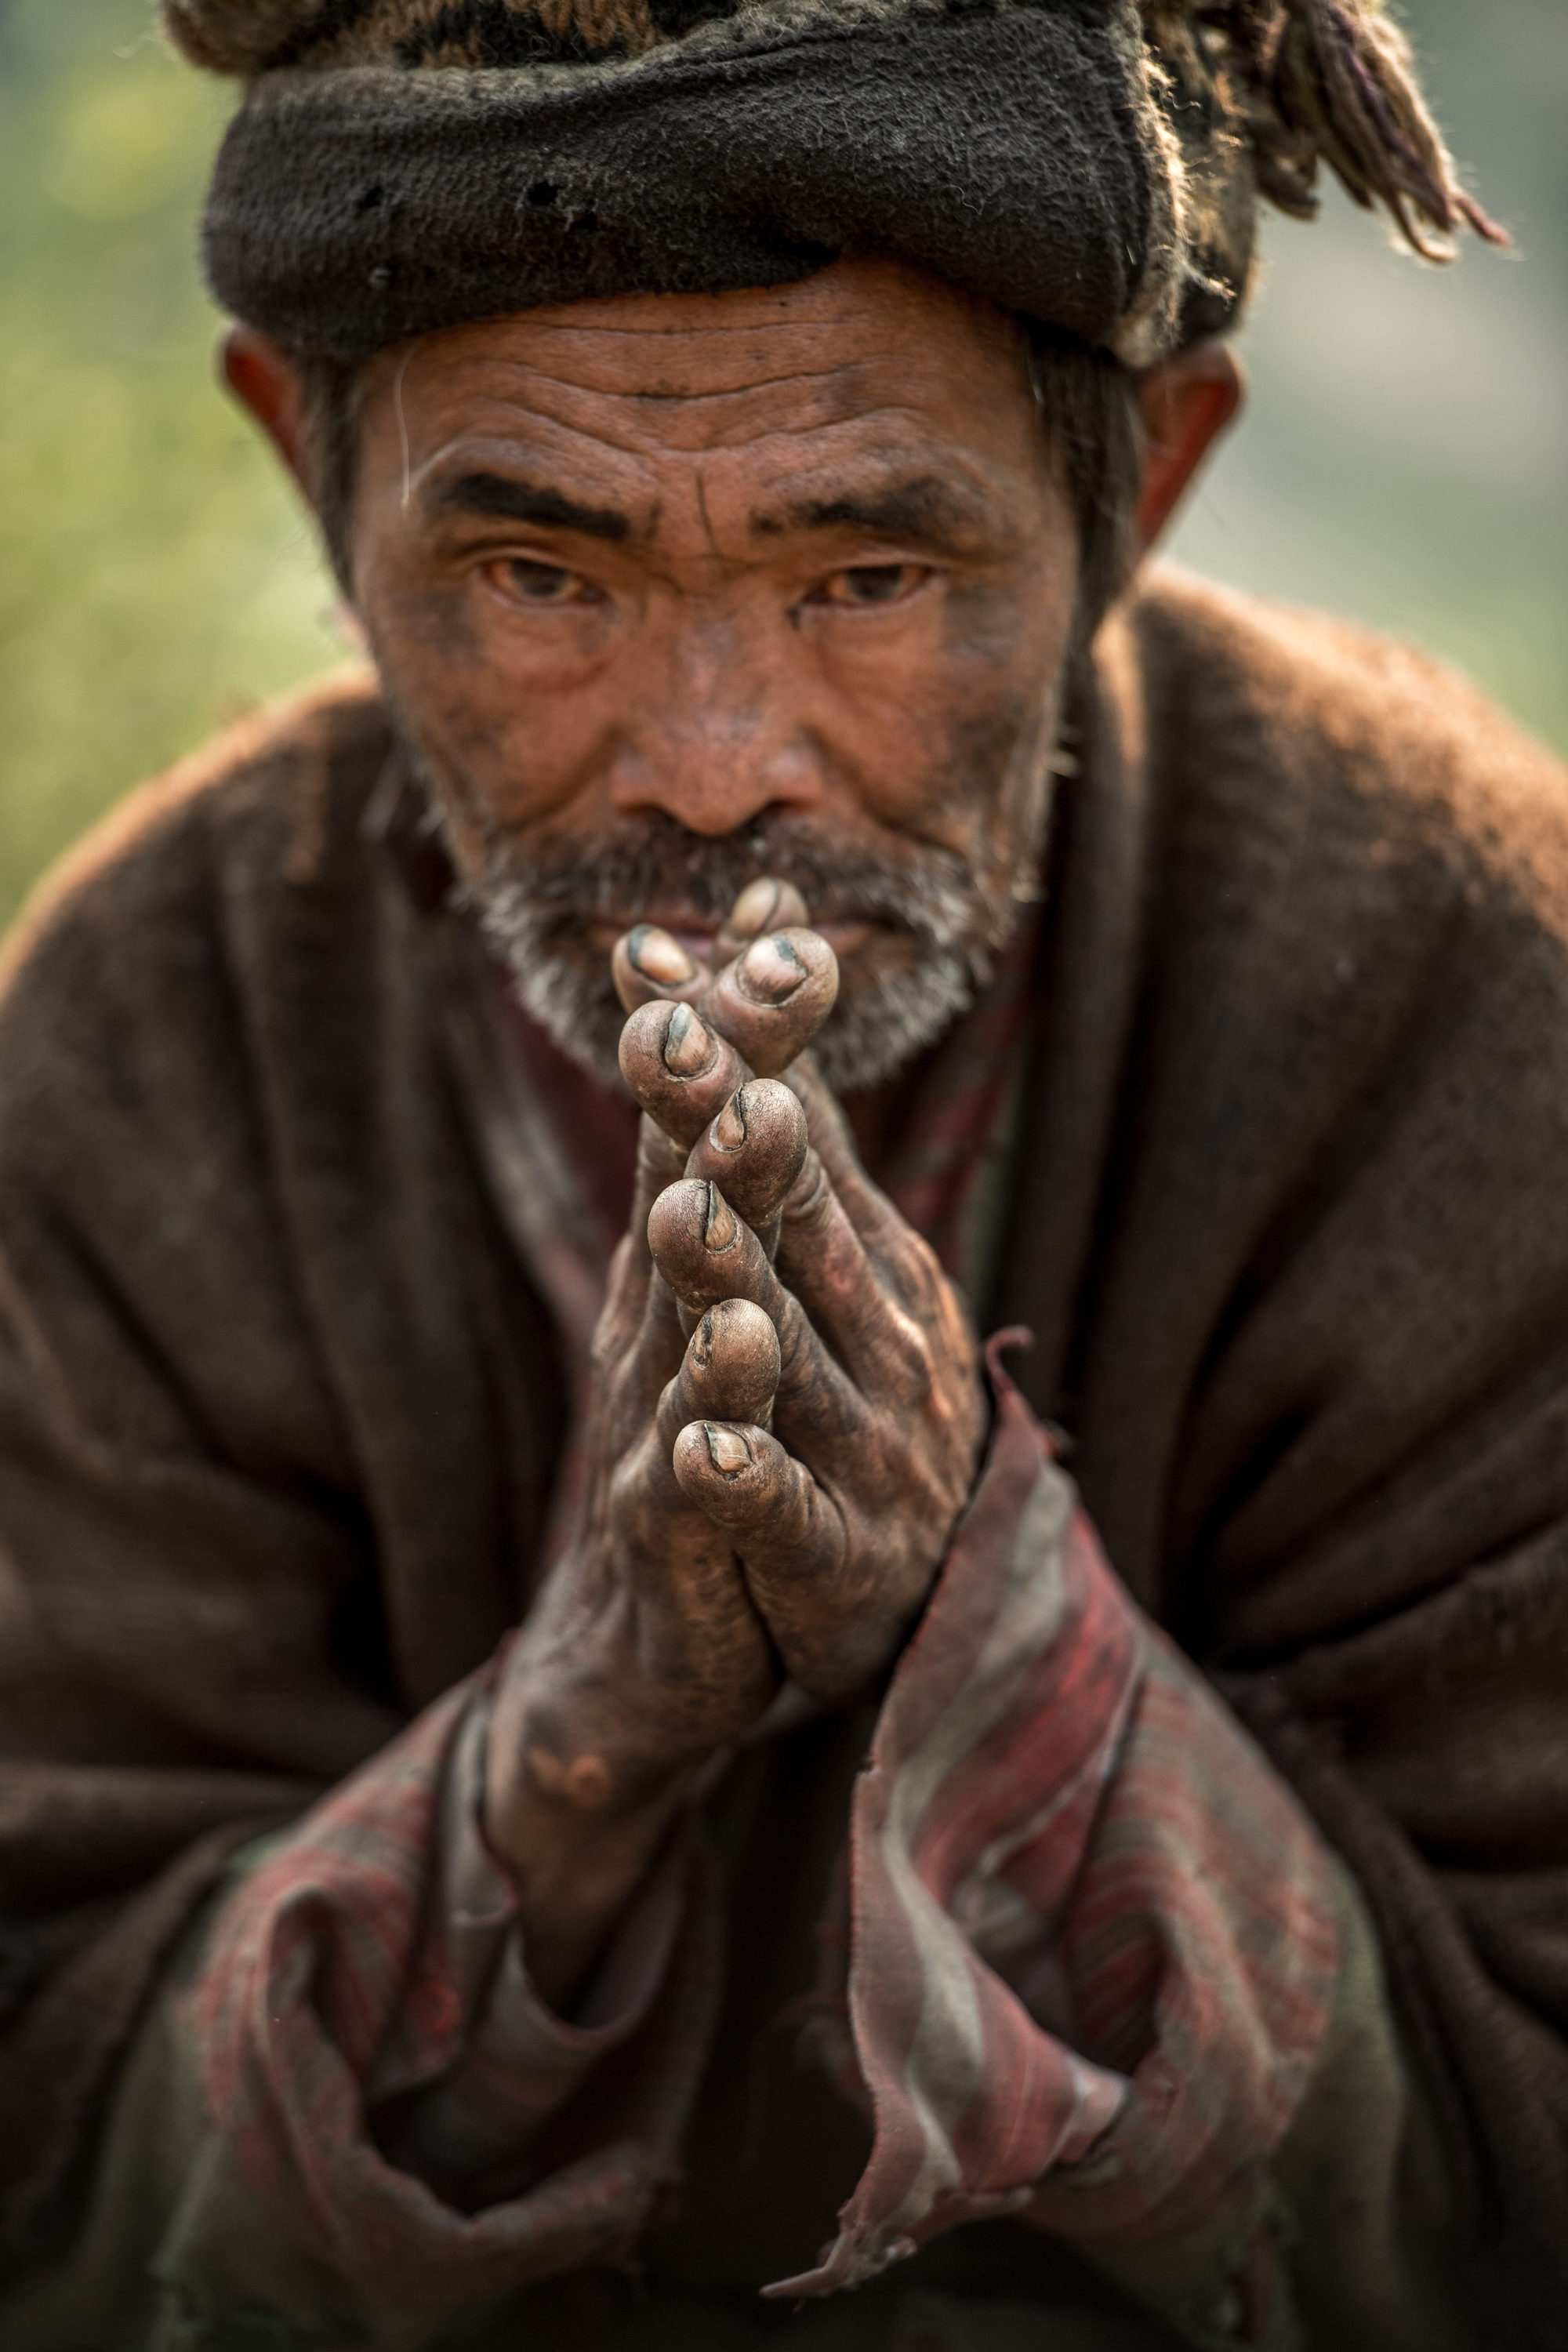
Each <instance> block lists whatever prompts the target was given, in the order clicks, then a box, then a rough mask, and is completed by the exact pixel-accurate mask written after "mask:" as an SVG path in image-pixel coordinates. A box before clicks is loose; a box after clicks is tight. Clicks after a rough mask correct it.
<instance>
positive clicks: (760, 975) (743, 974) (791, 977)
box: [735, 931, 806, 1004]
mask: <svg viewBox="0 0 1568 2352" xmlns="http://www.w3.org/2000/svg"><path fill="white" fill-rule="evenodd" d="M805 976H806V971H805V964H803V963H802V961H801V960H800V958H799V957H798V956H797V955H796V953H795V950H794V948H792V947H791V945H790V943H789V941H788V940H786V939H785V938H784V934H783V932H782V931H775V932H774V933H773V936H772V937H771V938H769V939H765V940H757V941H756V943H755V944H754V946H752V947H749V948H748V949H747V950H746V952H745V954H744V955H743V956H742V958H741V961H740V962H739V963H738V964H737V966H736V967H735V978H736V980H737V981H738V982H739V983H740V986H741V990H742V994H743V995H746V996H749V997H750V998H751V999H752V1003H754V1004H783V1003H784V1002H785V1000H786V999H787V998H789V997H791V996H793V995H794V994H795V990H796V989H797V988H798V987H799V986H800V984H801V982H802V981H803V980H804V979H805Z"/></svg>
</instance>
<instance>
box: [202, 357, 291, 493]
mask: <svg viewBox="0 0 1568 2352" xmlns="http://www.w3.org/2000/svg"><path fill="white" fill-rule="evenodd" d="M217 365H218V373H219V375H220V376H221V377H222V378H223V381H224V382H225V383H226V384H227V386H228V388H229V390H230V392H231V393H233V394H234V396H235V398H236V400H237V401H238V403H239V404H240V406H241V407H242V408H248V409H249V411H250V413H251V415H252V416H254V417H255V419H256V421H257V423H258V425H260V427H261V429H262V431H263V432H264V433H265V434H266V436H267V437H268V440H269V441H270V442H271V444H272V446H273V447H274V448H275V449H276V450H277V452H278V455H279V457H281V458H282V460H283V463H284V464H285V466H287V467H288V468H289V472H290V473H291V474H292V475H293V477H294V479H295V480H296V482H298V484H299V486H300V489H301V490H302V491H303V493H304V496H305V499H306V500H307V502H308V503H309V504H310V506H311V507H312V508H313V507H314V505H315V498H314V494H313V492H312V489H311V485H310V472H309V469H308V467H307V466H306V462H305V446H304V434H303V430H302V420H303V412H304V400H303V394H302V393H301V389H300V377H299V373H298V372H297V370H296V369H295V366H294V363H293V362H292V360H291V359H290V358H289V354H288V352H286V351H285V350H284V348H283V346H282V344H281V343H275V342H273V341H271V339H270V338H269V337H268V336H267V335H259V334H258V333H257V331H256V330H255V328H254V327H237V326H236V327H229V328H226V330H225V332H224V334H223V337H222V339H221V341H219V343H218V349H217Z"/></svg>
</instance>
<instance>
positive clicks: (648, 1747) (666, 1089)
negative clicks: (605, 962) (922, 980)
mask: <svg viewBox="0 0 1568 2352" xmlns="http://www.w3.org/2000/svg"><path fill="white" fill-rule="evenodd" d="M687 968H688V967H687V960H686V959H685V958H684V957H683V956H682V954H681V952H680V950H679V949H678V948H677V947H676V945H675V942H674V941H672V940H668V937H667V936H666V935H665V934H663V933H659V932H647V931H646V930H638V931H634V932H631V933H629V934H628V935H627V936H626V938H625V939H624V940H622V941H621V942H620V943H619V945H618V947H617V949H616V957H615V970H616V984H617V987H618V989H619V991H620V994H621V999H622V1002H623V1003H624V1004H626V1007H627V1009H628V1013H629V1015H630V1017H629V1018H628V1020H627V1022H626V1028H625V1031H624V1032H623V1035H622V1040H621V1052H620V1059H621V1067H622V1070H623V1072H624V1074H625V1076H626V1083H627V1085H628V1086H629V1087H630V1088H631V1091H632V1093H633V1094H634V1096H635V1097H636V1098H637V1102H638V1103H639V1104H640V1106H641V1108H642V1111H643V1118H642V1121H641V1128H640V1134H639V1144H638V1161H637V1189H636V1197H635V1201H634V1205H633V1211H632V1215H631V1220H630V1225H629V1229H628V1231H627V1234H626V1238H625V1239H624V1240H623V1242H622V1243H621V1244H620V1247H619V1249H618V1251H617V1253H616V1258H615V1261H614V1264H613V1266H612V1269H611V1275H610V1282H609V1289H608V1296H607V1299H606V1303H605V1309H604V1313H603V1316H602V1318H601V1319H600V1323H599V1327H598V1329H597V1331H596V1333H595V1343H594V1357H593V1362H594V1379H593V1393H592V1399H591V1406H590V1417H589V1426H588V1430H587V1433H586V1444H587V1456H588V1477H587V1487H586V1494H585V1497H584V1507H583V1514H582V1519H581V1524H580V1526H579V1528H578V1530H577V1532H576V1535H575V1537H574V1541H573V1542H572V1544H571V1546H570V1548H569V1549H568V1551H567V1553H566V1555H565V1557H564V1558H563V1559H562V1561H561V1562H560V1564H559V1566H558V1568H557V1569H556V1570H555V1572H554V1573H553V1575H552V1578H551V1580H550V1581H549V1583H548V1585H547V1586H546V1589H545V1591H544V1592H543V1593H542V1595H541V1597H540V1600H539V1601H538V1602H537V1603H536V1605H535V1608H534V1610H533V1612H532V1613H531V1616H530V1618H529V1620H528V1622H527V1623H526V1624H525V1626H524V1628H523V1631H522V1633H521V1635H520V1637H519V1640H518V1642H517V1643H516V1645H515V1647H514V1650H513V1653H512V1656H511V1659H510V1663H509V1666H508V1670H507V1674H506V1677H505V1680H504V1682H503V1685H502V1688H501V1690H500V1694H499V1696H498V1701H497V1706H496V1712H495V1720H494V1724H493V1727H492V1738H491V1761H490V1772H489V1798H488V1812H489V1826H490V1833H491V1836H492V1838H494V1839H495V1841H496V1843H498V1845H499V1846H500V1849H501V1851H502V1852H503V1853H505V1854H507V1855H508V1857H509V1859H510V1860H511V1861H512V1863H513V1866H514V1868H515V1869H516V1870H517V1871H518V1873H519V1874H520V1878H521V1882H522V1884H523V1886H524V1894H525V1911H526V1909H527V1907H528V1890H529V1888H530V1886H532V1887H533V1889H534V1890H535V1893H536V1896H537V1901H536V1904H535V1908H536V1910H538V1911H539V1912H540V1913H541V1916H540V1917H539V1918H538V1920H537V1921H536V1936H535V1945H536V1954H537V1952H538V1951H543V1950H546V1948H548V1949H549V1950H550V1951H551V1952H553V1950H554V1946H555V1944H556V1943H557V1942H559V1943H560V1944H561V1951H560V1954H559V1958H560V1962H561V1966H560V1967H559V1968H558V1969H556V1970H555V1971H554V1973H555V1974H556V1975H557V1977H558V1978H565V1979H569V1978H570V1977H571V1976H572V1974H573V1972H574V1969H575V1968H576V1967H578V1966H580V1964H581V1962H582V1960H583V1958H584V1956H585V1953H586V1951H587V1949H588V1948H589V1947H590V1946H591V1944H592V1942H593V1941H594V1938H595V1933H596V1931H597V1927H602V1925H603V1919H602V1917H601V1916H600V1915H601V1914H604V1913H605V1912H607V1910H608V1909H609V1908H611V1907H613V1905H614V1903H615V1902H616V1899H618V1898H617V1895H616V1889H617V1888H618V1889H619V1890H620V1891H621V1893H622V1894H624V1892H625V1887H626V1882H627V1881H628V1880H629V1879H632V1878H635V1875H636V1873H637V1869H639V1868H640V1867H641V1857H642V1856H643V1855H644V1853H646V1850H647V1845H648V1843H649V1841H650V1839H651V1838H653V1837H656V1836H657V1834H658V1831H659V1829H660V1827H661V1825H662V1822H663V1821H664V1820H665V1819H666V1818H667V1817H668V1811H669V1810H670V1809H671V1807H672V1805H673V1804H674V1803H675V1802H677V1801H679V1795H680V1794H681V1792H682V1791H683V1790H684V1789H685V1788H686V1787H687V1786H688V1785H689V1781H690V1780H691V1779H692V1777H694V1775H695V1773H696V1772H697V1771H698V1770H699V1769H700V1767H701V1765H702V1763H703V1762H704V1761H705V1760H706V1759H708V1757H710V1755H711V1754H712V1753H713V1752H714V1750H715V1749H717V1748H721V1747H723V1746H725V1745H726V1744H728V1743H730V1742H731V1741H733V1740H734V1739H735V1738H738V1737H740V1736H741V1735H742V1733H743V1732H744V1731H745V1730H746V1729H747V1728H748V1727H750V1725H751V1724H752V1723H753V1722H754V1721H755V1720H756V1719H757V1718H758V1717H760V1716H761V1715H762V1714H763V1711H764V1710H765V1709H766V1707H767V1706H768V1705H769V1703H770V1701H771V1700H772V1698H773V1696H774V1694H775V1693H776V1691H777V1690H778V1688H779V1686H780V1685H781V1682H782V1681H783V1679H784V1677H785V1676H787V1677H789V1678H790V1679H792V1680H793V1681H794V1682H795V1683H796V1684H797V1685H800V1686H801V1687H802V1688H803V1689H804V1690H805V1691H806V1692H807V1693H808V1694H810V1695H811V1696H813V1697H815V1698H818V1699H821V1700H824V1701H827V1702H832V1701H835V1700H838V1699H841V1698H844V1697H846V1696H849V1695H850V1694H852V1693H853V1692H855V1691H856V1690H858V1689H859V1688H860V1687H862V1686H863V1685H866V1684H867V1683H868V1681H870V1680H871V1679H872V1678H873V1677H874V1676H875V1675H877V1674H878V1673H879V1671H880V1670H881V1669H882V1668H883V1667H885V1665H886V1664H887V1663H888V1661H889V1658H890V1657H891V1655H892V1654H893V1653H894V1651H895V1649H896V1647H897V1645H898V1643H899V1642H900V1639H901V1638H902V1636H903V1634H904V1633H905V1631H906V1629H907V1628H908V1626H909V1625H910V1622H911V1620H912V1619H913V1618H914V1616H915V1615H916V1614H917V1613H918V1612H919V1610H920V1608H921V1605H922V1603H923V1601H924V1600H925V1597H926V1595H927V1593H928V1591H929V1590H930V1588H931V1581H932V1579H933V1577H934V1575H935V1572H936V1570H937V1568H938V1566H939V1565H940V1563H941V1561H942V1557H943V1555H944V1553H945V1551H946V1549H947V1547H948V1544H949V1542H950V1540H951V1537H952V1528H953V1526H954V1523H955V1521H956V1519H957V1518H958V1516H959V1514H960V1512H961V1511H962V1510H963V1506H964V1503H965V1502H966V1500H967V1498H968V1496H969V1492H970V1488H971V1486H972V1483H973V1476H974V1471H975V1462H976V1456H977V1453H978V1450H979V1446H980V1443H981V1438H982V1434H983V1429H984V1405H983V1399H982V1390H981V1385H980V1380H979V1372H978V1362H977V1353H976V1348H975V1343H974V1339H973V1333H972V1331H971V1329H970V1327H969V1322H968V1318H967V1317H966V1315H965V1313H964V1310H963V1306H962V1304H961V1302H960V1300H959V1299H958V1297H957V1295H956V1293H955V1292H954V1290H953V1288H952V1285H951V1284H950V1283H949V1282H948V1281H947V1279H946V1277H945V1276H944V1275H943V1274H942V1269H941V1267H940V1265H938V1263H937V1260H936V1258H935V1256H934V1255H933V1253H932V1252H931V1249H930V1247H929V1246H928V1245H927V1244H926V1243H925V1242H924V1241H923V1240H922V1239H921V1236H920V1235H919V1234H916V1233H915V1232H914V1231H913V1230H912V1229H911V1227H910V1225H909V1224H907V1223H905V1221H904V1220H903V1219H902V1218H901V1217H900V1215H899V1214H898V1213H897V1212H896V1210H895V1209H894V1208H893V1207H892V1205H891V1203H890V1202H889V1201H888V1200H887V1199H886V1198H885V1196H884V1195H883V1194H882V1193H881V1192H879V1191H878V1190H877V1188H876V1186H875V1185H874V1184H872V1183H871V1182H870V1181H869V1180H868V1177H867V1176H866V1174H865V1172H864V1171H863V1170H862V1168H861V1167H860V1164H859V1160H858V1155H857V1152H856V1150H855V1147H854V1144H853V1141H852V1139H851V1137H850V1134H849V1130H848V1128H847V1122H846V1121H845V1119H844V1118H843V1115H842V1113H841V1112H840V1110H839V1108H838V1107H837V1104H836V1103H835V1101H834V1100H833V1098H832V1097H831V1095H830V1094H829V1092H828V1090H827V1089H826V1087H825V1086H824V1085H823V1083H822V1081H821V1079H820V1077H819V1076H817V1075H816V1072H815V1070H814V1069H813V1067H812V1066H811V1064H810V1061H809V1058H808V1057H807V1056H806V1055H805V1048H806V1047H807V1046H808V1045H809V1043H810V1040H811V1038H812V1037H813V1036H814V1035H815V1034H816V1031H817V1030H818V1029H819V1028H820V1026H821V1024H822V1023H823V1022H824V1020H826V1016H827V1014H828V1013H829V1012H830V1011H831V1009H832V1006H833V1003H834V1000H835V997H836V994H837V964H836V961H835V959H834V955H833V951H832V950H831V948H830V947H829V946H828V945H827V943H826V940H823V939H821V938H820V937H819V936H818V935H817V934H816V932H814V931H812V930H810V929H807V928H806V927H805V908H804V906H803V905H802V904H801V901H800V899H799V898H798V896H797V894H796V893H795V891H794V890H792V889H790V888H789V887H787V886H783V885H779V884H776V883H771V882H769V883H756V884H753V885H752V887H750V888H749V889H748V890H747V891H745V892H744V893H742V897H741V898H740V899H738V900H737V902H736V906H735V908H734V910H733V912H732V913H731V919H730V922H729V925H728V926H727V928H726V930H725V931H724V932H723V933H721V937H720V940H719V941H718V943H717V946H716V949H715V953H714V958H713V969H712V971H710V972H699V973H697V975H696V976H695V977H694V978H693V977H684V976H682V975H683V974H685V972H686V971H687ZM661 975H662V978H661ZM573 1817H575V1820H576V1822H577V1823H578V1824H579V1828H578V1830H577V1831H576V1832H573V1831H572V1829H571V1828H570V1823H571V1821H572V1819H573ZM590 1830H592V1831H593V1832H594V1833H593V1834H592V1835H590V1834H589V1833H588V1832H590ZM563 1841H564V1843H563ZM567 1847H569V1848H570V1849H571V1858H570V1861H569V1860H568V1856H567V1853H566V1852H565V1848H567ZM574 1919H575V1920H576V1923H577V1924H576V1926H575V1927H573V1925H572V1922H573V1920H574ZM539 1973H540V1967H539V1963H538V1959H537V1957H536V1966H535V1974H536V1976H538V1975H539ZM546 1973H549V1970H548V1969H546Z"/></svg>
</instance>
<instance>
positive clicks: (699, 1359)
mask: <svg viewBox="0 0 1568 2352" xmlns="http://www.w3.org/2000/svg"><path fill="white" fill-rule="evenodd" d="M690 1349H691V1360H692V1362H693V1363H694V1364H695V1365H696V1367H697V1369H698V1370H699V1371H700V1372H705V1371H707V1370H709V1369H710V1366H711V1364H712V1361H713V1316H712V1311H711V1309H710V1311H709V1312H708V1313H707V1314H706V1315H705V1316H704V1317H703V1318H702V1320H701V1322H700V1323H699V1325H698V1326H697V1328H696V1330H695V1331H693V1333H692V1334H691V1340H690Z"/></svg>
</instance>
